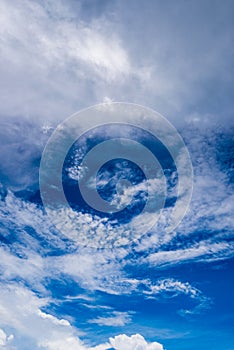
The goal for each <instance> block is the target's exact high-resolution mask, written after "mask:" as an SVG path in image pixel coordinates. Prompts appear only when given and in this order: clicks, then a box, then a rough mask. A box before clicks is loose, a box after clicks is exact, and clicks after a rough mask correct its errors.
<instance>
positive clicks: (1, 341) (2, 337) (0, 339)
mask: <svg viewBox="0 0 234 350" xmlns="http://www.w3.org/2000/svg"><path fill="white" fill-rule="evenodd" d="M13 339H14V336H13V334H11V335H9V336H7V335H6V333H5V332H4V330H3V329H1V328H0V346H3V347H5V346H6V345H7V344H8V343H9V342H11V340H13Z"/></svg>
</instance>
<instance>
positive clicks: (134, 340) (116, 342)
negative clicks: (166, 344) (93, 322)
mask: <svg viewBox="0 0 234 350" xmlns="http://www.w3.org/2000/svg"><path fill="white" fill-rule="evenodd" d="M110 344H111V346H112V347H113V348H114V349H115V350H123V349H124V350H163V346H162V345H161V344H159V343H157V342H153V343H147V341H146V340H145V339H144V338H143V337H142V336H141V335H140V334H135V335H132V336H131V337H128V336H127V335H125V334H121V335H118V336H116V337H115V338H110Z"/></svg>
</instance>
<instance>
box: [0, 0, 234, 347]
mask: <svg viewBox="0 0 234 350" xmlns="http://www.w3.org/2000/svg"><path fill="white" fill-rule="evenodd" d="M233 17H234V3H233V1H231V0H223V1H222V2H221V1H218V0H212V1H211V0H203V1H201V0H198V1H195V0H187V1H185V0H178V1H172V0H166V1H163V2H162V1H158V0H155V1H153V0H152V1H151V0H146V1H144V2H143V1H140V0H135V1H133V0H129V1H122V0H118V1H117V0H113V1H107V0H99V1H96V0H86V1H85V0H83V1H79V0H77V1H75V0H67V1H65V0H57V1H56V2H55V1H52V0H41V1H39V0H21V1H20V2H19V1H16V0H12V1H7V0H1V2H0V76H1V79H0V140H1V147H0V156H1V163H0V216H1V219H0V256H1V262H0V348H1V349H6V350H13V349H16V350H31V349H35V350H37V349H46V350H61V349H66V348H69V349H71V350H95V349H96V350H110V349H111V350H112V349H114V350H195V349H196V350H197V349H199V350H207V348H209V349H210V350H220V349H223V350H233V349H234V345H233V344H234V336H233V334H234V329H233V328H234V316H233V311H234V304H233V288H234V280H233V268H234V266H233V265H234V254H233V253H234V249H233V248H234V242H233V209H234V206H233V197H234V193H233V158H234V157H233V148H234V143H233V130H234V123H233V98H234V96H233V95H234V94H233V91H234V87H233V78H232V77H233V75H234V64H233V63H234V59H233V51H234V49H233V44H232V43H233V37H234V29H233V26H234V25H233ZM112 102H123V103H127V104H129V103H131V104H136V105H137V106H139V107H138V108H148V111H149V110H150V111H152V110H154V111H156V112H157V113H160V115H162V116H164V117H165V118H166V120H168V121H169V122H170V123H171V124H170V125H173V127H174V128H175V130H177V132H178V133H179V135H181V137H182V139H183V142H184V145H185V147H186V149H187V150H188V152H189V156H190V159H191V164H192V168H193V179H192V182H193V184H192V187H193V194H192V198H191V201H190V205H189V208H188V210H187V213H186V215H185V216H184V218H183V220H182V221H181V222H180V224H179V225H178V226H177V227H176V228H175V229H174V230H173V231H172V232H170V233H167V232H165V231H164V230H163V229H161V226H158V227H157V228H151V230H150V234H147V235H143V234H142V227H143V226H144V224H145V222H146V221H147V220H149V219H151V218H154V216H155V212H153V211H152V210H151V211H150V215H148V216H147V215H145V216H144V215H141V216H140V219H139V220H138V221H137V224H136V225H135V226H134V230H133V235H134V237H135V238H136V239H135V240H132V241H131V240H130V241H128V244H122V245H121V244H120V245H117V246H115V245H109V244H107V242H112V239H115V238H116V237H118V235H120V234H122V232H125V230H126V232H128V228H129V226H128V225H130V224H131V223H132V222H134V217H135V216H137V215H138V214H139V211H140V210H142V208H143V206H144V204H145V202H144V201H146V197H147V196H146V187H145V183H146V182H145V178H144V174H143V173H142V171H140V170H139V169H138V168H137V167H136V166H134V165H133V164H132V162H127V163H126V161H125V162H124V161H121V160H118V161H117V162H116V163H113V162H112V163H111V164H108V163H107V164H106V166H104V167H103V168H102V172H99V173H98V174H97V178H98V184H99V193H100V194H101V195H102V196H104V197H103V198H105V196H106V199H107V197H108V198H109V197H110V198H111V200H112V201H113V202H114V203H116V201H118V200H120V203H122V204H123V205H125V204H126V203H128V201H129V198H130V197H131V196H132V194H133V193H134V191H136V193H137V194H136V195H135V197H134V198H133V202H131V203H132V204H131V205H130V207H129V209H128V211H127V212H126V213H125V214H124V215H123V216H121V214H120V215H118V214H113V215H112V214H111V215H105V214H100V213H99V214H97V212H96V211H95V210H91V209H90V207H89V206H86V205H85V206H84V202H83V200H82V199H81V194H80V193H78V194H77V192H76V191H77V179H78V178H79V177H82V176H84V172H82V171H83V170H85V169H83V168H82V167H81V159H82V158H83V157H84V155H85V154H86V153H87V152H88V151H90V149H92V148H93V147H95V146H96V145H98V144H99V143H100V142H101V141H107V140H110V139H111V138H113V137H117V136H116V135H120V136H118V137H128V138H129V137H132V136H133V139H134V140H135V141H137V142H140V143H141V144H143V145H145V146H146V147H148V148H149V149H151V150H152V152H153V153H154V155H157V156H159V161H161V162H162V163H163V161H164V163H163V165H162V170H163V174H165V177H166V181H167V185H168V186H169V185H170V186H169V187H168V188H169V196H168V197H169V198H168V199H167V201H166V204H165V208H164V209H165V210H164V212H165V217H166V215H169V214H170V209H171V208H172V207H173V206H174V199H175V191H176V189H177V187H178V180H177V177H178V174H179V170H178V169H177V172H176V171H174V170H173V169H174V167H175V165H178V166H179V167H182V168H183V162H182V163H181V162H178V163H177V162H175V163H173V162H172V160H171V158H170V157H169V154H168V153H165V150H164V148H163V147H161V144H160V142H159V141H160V140H158V139H156V138H152V136H150V134H149V133H148V132H147V131H145V129H147V126H146V125H145V129H144V128H142V130H141V131H139V129H137V128H134V127H129V128H127V127H125V128H123V126H121V129H120V130H119V129H118V128H115V127H114V126H112V128H111V129H105V127H101V128H96V129H94V130H91V131H90V130H89V131H88V132H87V133H86V134H83V135H82V137H81V139H80V140H78V141H77V143H74V144H73V147H71V149H70V150H69V152H68V155H67V157H66V159H65V161H64V164H63V181H64V183H63V186H64V192H65V195H66V198H67V200H68V201H69V203H70V204H71V205H73V209H75V214H71V212H70V211H69V210H68V211H66V210H61V211H59V212H56V213H55V219H56V220H57V223H58V225H60V226H59V227H60V228H61V225H62V224H63V223H64V222H67V221H66V220H67V218H68V217H69V218H70V221H68V224H67V225H65V226H63V227H65V228H63V230H59V229H58V226H56V225H54V222H52V221H53V220H51V217H50V215H48V213H47V212H46V210H45V209H46V208H45V203H44V202H43V201H42V195H41V193H40V186H39V170H40V164H41V161H42V155H43V154H45V152H44V153H43V150H45V147H46V144H47V145H48V141H49V140H53V135H57V136H59V135H60V134H59V133H57V134H56V132H57V130H60V132H61V130H63V129H62V128H60V129H56V128H57V126H58V125H59V124H60V123H63V122H64V121H65V120H67V119H66V118H68V117H69V116H71V115H74V114H75V113H77V112H78V111H80V110H84V109H86V108H89V107H91V106H93V105H96V104H100V103H106V105H107V106H109V107H108V108H111V106H113V104H112ZM123 106H125V105H123ZM128 106H129V105H128ZM140 106H145V107H140ZM95 108H96V109H95ZM95 108H94V110H95V111H96V112H97V111H98V110H99V109H98V108H99V107H95ZM91 111H93V109H91ZM85 113H86V112H84V115H85ZM147 113H149V114H150V113H153V112H147ZM110 115H111V113H110ZM157 115H158V114H157ZM79 116H80V114H79V113H78V118H79ZM92 116H93V117H92ZM94 117H95V115H93V114H91V117H90V118H88V119H87V125H89V123H91V125H92V123H94V119H95V118H94ZM92 118H94V119H92ZM129 118H130V117H129ZM84 119H85V118H84ZM78 121H79V119H78ZM126 121H127V119H126ZM63 125H65V124H63ZM136 125H138V124H136ZM78 126H79V125H78ZM138 126H139V125H138ZM79 127H80V128H81V125H80V126H79ZM149 127H151V125H150V126H149ZM143 129H144V130H143ZM148 129H149V128H148ZM150 130H153V127H152V129H150ZM173 130H174V129H173ZM120 131H121V132H120ZM121 133H122V134H121ZM173 135H174V137H177V136H176V135H177V133H174V134H173ZM51 137H52V138H51ZM54 139H55V138H54ZM59 140H60V139H58V141H59ZM57 145H58V146H59V142H58V144H57ZM160 147H161V148H160ZM47 149H48V148H47ZM158 149H159V151H157V150H158ZM157 152H158V153H157ZM103 155H105V152H103ZM165 155H166V156H165ZM177 156H178V155H177ZM165 157H166V158H165ZM167 157H169V158H170V159H169V158H167ZM178 157H179V156H178ZM100 158H101V154H100ZM178 159H179V158H178ZM54 160H55V161H56V160H57V159H56V158H54ZM168 164H169V165H168ZM167 168H168V169H169V170H168V169H167ZM165 169H167V170H168V173H166V171H165ZM186 170H187V168H186ZM125 177H126V178H127V179H132V183H131V185H130V187H128V186H127V187H124V184H120V194H119V197H116V196H115V195H116V192H115V189H114V188H113V187H115V185H116V183H117V182H118V180H119V179H122V178H125ZM184 179H185V178H184ZM185 180H186V179H185ZM159 185H160V186H161V177H159V178H157V179H154V178H152V179H150V182H149V187H148V190H149V193H148V197H147V198H150V199H152V198H153V197H154V193H157V191H158V187H159ZM89 186H90V188H91V190H92V188H93V187H92V186H93V183H90V184H89ZM108 186H109V187H108ZM121 186H123V187H121ZM184 186H188V187H189V186H191V184H190V182H186V181H185V184H184ZM183 195H184V194H182V195H181V196H182V199H183V198H184V197H183ZM145 196H146V197H145ZM178 197H179V196H178ZM77 198H78V199H77ZM118 203H119V202H118ZM168 213H169V214H168ZM145 214H147V213H145ZM148 214H149V213H148ZM115 215H116V216H115ZM141 220H142V221H141ZM165 220H166V219H165ZM77 224H78V225H79V230H78V231H79V235H78V236H77V235H76V236H74V235H75V234H76V233H75V234H74V227H77V226H73V225H77ZM126 228H127V229H126ZM90 234H91V235H92V237H95V238H93V242H94V241H95V244H90V241H88V242H89V243H88V244H86V243H87V241H86V239H87V238H88V237H89V236H90ZM74 237H75V238H74ZM77 237H78V238H77ZM103 237H105V238H103ZM84 242H86V243H85V244H84ZM97 242H98V243H97Z"/></svg>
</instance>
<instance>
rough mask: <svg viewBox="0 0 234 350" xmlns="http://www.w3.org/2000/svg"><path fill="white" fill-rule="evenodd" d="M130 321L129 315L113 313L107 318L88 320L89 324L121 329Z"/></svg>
mask: <svg viewBox="0 0 234 350" xmlns="http://www.w3.org/2000/svg"><path fill="white" fill-rule="evenodd" d="M130 321H131V315H130V314H129V313H127V312H118V311H114V312H113V313H112V314H111V315H109V316H106V317H98V318H96V319H92V320H89V323H95V324H98V325H99V326H111V327H123V326H125V324H127V323H129V322H130Z"/></svg>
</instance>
